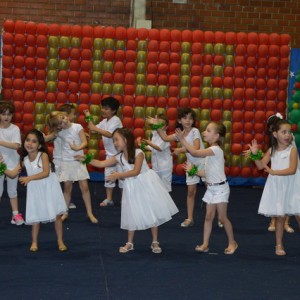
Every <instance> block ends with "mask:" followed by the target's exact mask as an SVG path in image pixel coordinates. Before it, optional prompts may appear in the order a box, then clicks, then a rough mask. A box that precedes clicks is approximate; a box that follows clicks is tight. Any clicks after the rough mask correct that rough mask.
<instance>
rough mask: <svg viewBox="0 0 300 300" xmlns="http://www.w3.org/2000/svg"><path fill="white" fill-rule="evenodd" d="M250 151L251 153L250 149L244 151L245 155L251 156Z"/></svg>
mask: <svg viewBox="0 0 300 300" xmlns="http://www.w3.org/2000/svg"><path fill="white" fill-rule="evenodd" d="M250 153H251V151H250V149H248V150H245V151H243V155H244V156H245V157H250Z"/></svg>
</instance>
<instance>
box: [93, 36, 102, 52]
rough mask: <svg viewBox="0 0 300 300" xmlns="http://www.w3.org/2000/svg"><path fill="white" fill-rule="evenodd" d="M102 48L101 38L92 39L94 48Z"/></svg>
mask: <svg viewBox="0 0 300 300" xmlns="http://www.w3.org/2000/svg"><path fill="white" fill-rule="evenodd" d="M102 48H103V40H102V39H100V38H95V39H94V49H97V50H102Z"/></svg>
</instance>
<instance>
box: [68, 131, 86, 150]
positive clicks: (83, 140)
mask: <svg viewBox="0 0 300 300" xmlns="http://www.w3.org/2000/svg"><path fill="white" fill-rule="evenodd" d="M79 136H80V140H81V144H80V145H76V144H70V147H71V149H72V150H74V151H79V150H83V149H85V148H86V147H87V145H88V144H87V139H86V135H85V132H84V130H83V129H81V130H80V131H79Z"/></svg>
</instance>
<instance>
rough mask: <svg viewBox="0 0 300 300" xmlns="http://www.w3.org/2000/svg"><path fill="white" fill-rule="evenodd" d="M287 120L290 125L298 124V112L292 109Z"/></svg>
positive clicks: (299, 119)
mask: <svg viewBox="0 0 300 300" xmlns="http://www.w3.org/2000/svg"><path fill="white" fill-rule="evenodd" d="M289 120H290V121H291V122H292V123H298V122H299V121H300V110H299V109H294V110H292V111H291V112H290V113H289Z"/></svg>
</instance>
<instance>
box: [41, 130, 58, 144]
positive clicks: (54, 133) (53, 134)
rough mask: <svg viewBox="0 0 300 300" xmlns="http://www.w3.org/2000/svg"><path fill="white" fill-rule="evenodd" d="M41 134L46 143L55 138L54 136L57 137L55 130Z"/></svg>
mask: <svg viewBox="0 0 300 300" xmlns="http://www.w3.org/2000/svg"><path fill="white" fill-rule="evenodd" d="M43 136H44V140H45V142H46V143H47V142H50V141H53V140H55V139H56V137H57V133H56V132H51V133H49V134H47V135H46V134H43Z"/></svg>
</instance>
